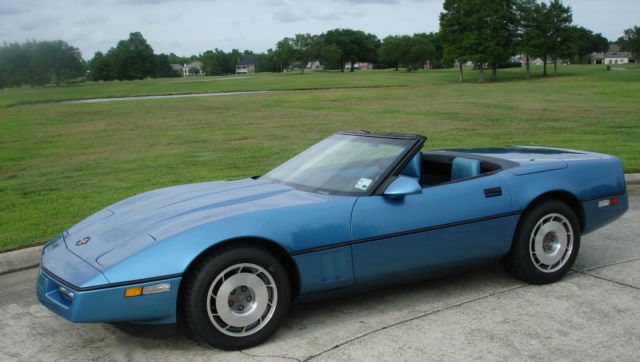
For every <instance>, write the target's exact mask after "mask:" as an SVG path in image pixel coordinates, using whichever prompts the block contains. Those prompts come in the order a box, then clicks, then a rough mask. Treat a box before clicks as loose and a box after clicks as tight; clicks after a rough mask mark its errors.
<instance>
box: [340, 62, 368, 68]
mask: <svg viewBox="0 0 640 362" xmlns="http://www.w3.org/2000/svg"><path fill="white" fill-rule="evenodd" d="M353 69H354V70H355V69H360V70H371V69H373V63H369V62H356V63H355V64H354V65H353ZM344 70H351V63H347V64H345V66H344Z"/></svg>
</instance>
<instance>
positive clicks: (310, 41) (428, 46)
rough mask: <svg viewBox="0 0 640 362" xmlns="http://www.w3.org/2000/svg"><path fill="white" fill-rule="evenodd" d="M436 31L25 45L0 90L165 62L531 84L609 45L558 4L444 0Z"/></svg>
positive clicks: (125, 75)
mask: <svg viewBox="0 0 640 362" xmlns="http://www.w3.org/2000/svg"><path fill="white" fill-rule="evenodd" d="M443 7H444V11H443V12H442V13H441V14H440V30H439V31H438V32H437V33H428V34H427V33H417V34H413V35H390V36H387V37H385V38H384V39H378V37H377V36H376V35H374V34H370V33H365V32H363V31H361V30H353V29H332V30H329V31H326V32H324V33H321V34H308V33H307V34H295V35H294V36H291V37H285V38H283V39H282V40H280V41H278V42H277V44H276V46H275V48H272V49H269V50H267V51H266V52H262V53H255V52H253V51H250V50H245V51H242V52H241V51H240V50H238V49H233V50H231V51H230V52H225V51H223V50H220V49H217V48H216V49H214V50H207V51H205V52H204V53H201V54H199V55H192V56H190V57H180V56H177V55H175V54H173V53H171V54H155V53H154V51H153V48H152V47H151V46H150V45H149V44H148V43H147V41H146V39H145V38H144V37H143V36H142V34H141V33H139V32H134V33H131V34H130V35H129V38H128V39H124V40H120V41H119V42H118V43H117V44H116V46H115V47H112V48H111V49H109V50H108V51H107V52H106V53H102V52H96V53H95V54H94V56H93V58H92V59H91V60H90V61H89V62H86V63H85V62H84V61H83V60H82V56H81V54H80V51H79V50H78V49H77V48H75V47H73V46H71V45H69V44H67V43H66V42H64V41H61V40H58V41H41V42H38V41H35V40H32V41H27V42H25V43H23V44H18V43H11V44H7V43H4V45H3V46H1V47H0V88H3V87H10V86H19V85H32V86H33V85H40V84H45V83H49V82H55V83H56V84H60V82H61V81H65V80H68V79H71V78H75V77H80V76H83V75H84V76H85V78H87V79H89V80H94V81H100V80H102V81H111V80H133V79H145V78H155V77H174V76H181V75H182V70H175V69H173V67H172V64H179V65H183V64H189V63H191V62H193V61H196V60H197V61H200V62H201V63H202V67H201V70H202V71H203V72H204V73H205V74H206V75H223V74H233V73H235V65H236V64H237V62H238V60H240V59H242V58H244V57H249V56H251V57H254V58H255V59H256V62H257V64H256V72H282V71H286V70H291V69H298V70H299V71H300V72H304V70H305V67H306V66H307V64H308V63H310V62H312V61H316V60H318V61H319V62H320V63H321V64H322V65H323V67H324V69H327V70H340V71H343V72H344V71H345V70H346V69H347V68H348V69H349V70H350V71H352V72H353V71H354V69H355V68H356V67H355V65H356V63H358V62H368V63H372V64H373V66H374V68H378V69H384V68H395V69H396V70H398V69H400V68H404V69H405V70H406V71H412V70H417V69H422V68H429V69H431V68H443V67H451V66H453V65H457V67H458V68H459V74H460V81H463V80H464V74H463V64H464V63H466V62H471V63H472V64H473V65H474V67H475V68H476V69H478V70H479V75H480V77H479V81H481V82H482V81H484V71H485V69H489V70H490V71H491V79H492V80H497V69H499V68H503V67H508V66H513V65H517V66H520V63H519V62H518V63H515V64H513V63H510V59H511V57H512V56H513V55H516V54H520V55H523V56H524V64H525V68H526V73H525V77H526V78H529V77H530V61H531V60H532V59H535V58H540V59H542V60H543V61H544V62H543V64H544V67H543V75H544V76H546V75H547V62H548V61H551V63H553V65H554V74H557V64H558V61H559V60H563V59H570V60H571V62H572V63H579V64H583V62H585V60H586V61H588V59H589V55H590V54H591V53H593V52H604V51H606V50H607V49H608V48H609V46H610V43H609V41H608V40H607V39H606V38H605V37H603V36H602V35H601V34H597V33H594V32H593V31H591V30H589V29H587V28H584V27H581V26H576V25H573V24H572V13H571V8H570V7H568V6H565V5H564V4H562V2H561V1H560V0H551V1H550V2H548V3H546V2H542V1H538V0H491V1H486V0H445V1H444V5H443ZM617 44H618V45H619V46H620V47H621V48H622V50H626V51H631V52H633V53H634V54H635V56H636V58H638V56H639V55H640V28H638V26H634V27H633V28H631V29H627V30H625V31H624V35H623V36H622V37H620V38H619V39H618V40H617Z"/></svg>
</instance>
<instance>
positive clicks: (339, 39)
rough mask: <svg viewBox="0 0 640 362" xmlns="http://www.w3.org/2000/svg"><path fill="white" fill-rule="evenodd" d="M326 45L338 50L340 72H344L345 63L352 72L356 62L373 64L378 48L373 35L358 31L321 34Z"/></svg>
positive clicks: (337, 30) (334, 30) (347, 30)
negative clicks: (349, 66) (348, 64)
mask: <svg viewBox="0 0 640 362" xmlns="http://www.w3.org/2000/svg"><path fill="white" fill-rule="evenodd" d="M323 39H324V42H325V44H326V45H329V46H335V48H337V49H339V50H340V52H339V56H340V64H341V67H340V70H341V71H343V72H344V66H345V65H346V63H347V62H348V63H350V64H351V68H350V71H351V72H353V71H354V68H355V67H354V65H355V63H356V62H366V61H368V62H373V61H374V60H375V56H376V51H377V48H378V46H379V41H378V38H377V37H376V36H375V35H373V34H365V33H364V32H363V31H360V30H352V29H333V30H329V31H328V32H326V33H324V34H323Z"/></svg>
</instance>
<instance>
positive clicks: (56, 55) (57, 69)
mask: <svg viewBox="0 0 640 362" xmlns="http://www.w3.org/2000/svg"><path fill="white" fill-rule="evenodd" d="M83 69H84V62H83V60H82V56H81V54H80V51H79V50H78V48H75V47H73V46H71V45H69V44H67V43H66V42H64V41H62V40H56V41H35V40H31V41H27V42H25V43H23V44H18V43H11V44H7V43H4V45H3V46H2V47H0V89H2V88H5V87H14V86H20V85H23V84H27V85H31V86H34V85H42V84H46V83H50V82H52V81H53V82H55V83H56V84H58V85H59V84H60V82H61V81H64V80H66V79H69V78H76V77H79V76H81V75H82V74H83Z"/></svg>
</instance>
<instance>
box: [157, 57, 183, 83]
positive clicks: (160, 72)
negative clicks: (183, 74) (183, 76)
mask: <svg viewBox="0 0 640 362" xmlns="http://www.w3.org/2000/svg"><path fill="white" fill-rule="evenodd" d="M156 58H157V64H158V67H157V68H156V77H158V78H169V77H177V76H178V75H179V74H178V72H176V70H175V69H173V67H171V63H169V56H168V55H166V54H158V55H157V56H156Z"/></svg>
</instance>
